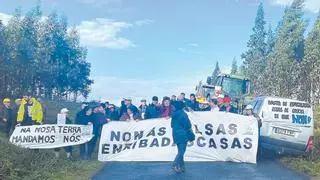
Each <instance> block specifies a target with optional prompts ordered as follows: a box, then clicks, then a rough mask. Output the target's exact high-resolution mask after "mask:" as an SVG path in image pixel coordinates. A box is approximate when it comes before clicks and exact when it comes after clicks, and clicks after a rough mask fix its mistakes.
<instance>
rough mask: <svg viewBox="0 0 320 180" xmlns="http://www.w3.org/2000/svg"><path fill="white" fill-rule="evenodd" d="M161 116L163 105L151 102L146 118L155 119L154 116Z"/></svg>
mask: <svg viewBox="0 0 320 180" xmlns="http://www.w3.org/2000/svg"><path fill="white" fill-rule="evenodd" d="M160 117H161V107H160V106H156V105H154V104H150V105H149V106H148V107H147V109H146V112H145V114H144V118H145V119H154V118H160Z"/></svg>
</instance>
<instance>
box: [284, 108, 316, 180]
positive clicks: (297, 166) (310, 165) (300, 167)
mask: <svg viewBox="0 0 320 180" xmlns="http://www.w3.org/2000/svg"><path fill="white" fill-rule="evenodd" d="M313 114H314V143H315V150H314V152H312V153H311V154H309V155H308V156H301V157H283V158H281V162H282V163H283V164H284V165H286V166H287V167H289V168H291V169H294V170H296V171H298V172H302V173H305V174H307V175H309V176H312V177H316V178H315V179H320V106H318V107H316V108H315V109H314V113H313Z"/></svg>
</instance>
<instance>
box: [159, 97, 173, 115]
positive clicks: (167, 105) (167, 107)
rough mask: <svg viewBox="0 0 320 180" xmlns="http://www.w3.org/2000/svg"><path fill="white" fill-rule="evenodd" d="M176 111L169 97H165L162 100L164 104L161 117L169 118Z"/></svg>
mask: <svg viewBox="0 0 320 180" xmlns="http://www.w3.org/2000/svg"><path fill="white" fill-rule="evenodd" d="M173 111H174V108H173V106H172V105H171V103H170V98H169V97H167V96H166V97H164V98H163V100H162V106H161V117H163V118H166V119H169V118H170V117H171V115H172V113H173Z"/></svg>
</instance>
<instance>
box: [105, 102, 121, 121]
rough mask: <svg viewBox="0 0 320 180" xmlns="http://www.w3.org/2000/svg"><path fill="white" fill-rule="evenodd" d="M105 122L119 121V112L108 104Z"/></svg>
mask: <svg viewBox="0 0 320 180" xmlns="http://www.w3.org/2000/svg"><path fill="white" fill-rule="evenodd" d="M106 115H107V120H108V121H111V120H113V121H118V120H119V119H120V115H119V111H118V110H117V109H116V106H115V105H113V104H110V105H109V107H108V113H107V114H106Z"/></svg>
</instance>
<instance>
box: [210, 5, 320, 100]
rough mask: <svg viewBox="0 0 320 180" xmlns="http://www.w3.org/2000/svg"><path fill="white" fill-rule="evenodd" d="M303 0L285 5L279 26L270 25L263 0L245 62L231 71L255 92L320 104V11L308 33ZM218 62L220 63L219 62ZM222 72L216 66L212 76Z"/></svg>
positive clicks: (245, 55)
mask: <svg viewBox="0 0 320 180" xmlns="http://www.w3.org/2000/svg"><path fill="white" fill-rule="evenodd" d="M304 2H305V1H304V0H294V1H293V2H292V4H291V5H290V6H288V7H286V8H285V11H284V15H283V16H282V18H281V20H280V21H279V23H278V25H277V27H276V28H274V29H272V28H271V26H270V25H269V26H268V30H267V29H266V22H265V19H264V8H263V4H262V3H261V4H260V5H259V7H258V10H257V15H256V18H255V22H254V27H253V28H252V31H253V33H252V35H251V36H250V38H249V41H248V43H247V50H246V51H245V52H244V53H242V55H241V58H242V59H243V63H242V64H241V65H240V67H239V68H237V65H236V62H235V60H234V61H233V64H232V73H237V74H240V75H244V76H246V77H248V78H250V80H251V81H252V85H253V94H254V95H255V96H259V95H269V96H279V97H286V98H295V99H299V100H303V101H308V102H311V103H313V104H319V100H320V14H319V15H318V17H317V19H316V21H315V23H314V26H313V28H312V30H311V31H310V32H309V33H308V34H307V36H306V37H305V36H304V35H305V33H306V28H307V25H308V23H307V22H308V21H307V20H305V19H304V18H303V16H304V11H303V7H304ZM216 66H217V65H216ZM217 71H218V72H219V69H217V67H216V69H215V71H214V73H213V76H215V75H216V74H217Z"/></svg>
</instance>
